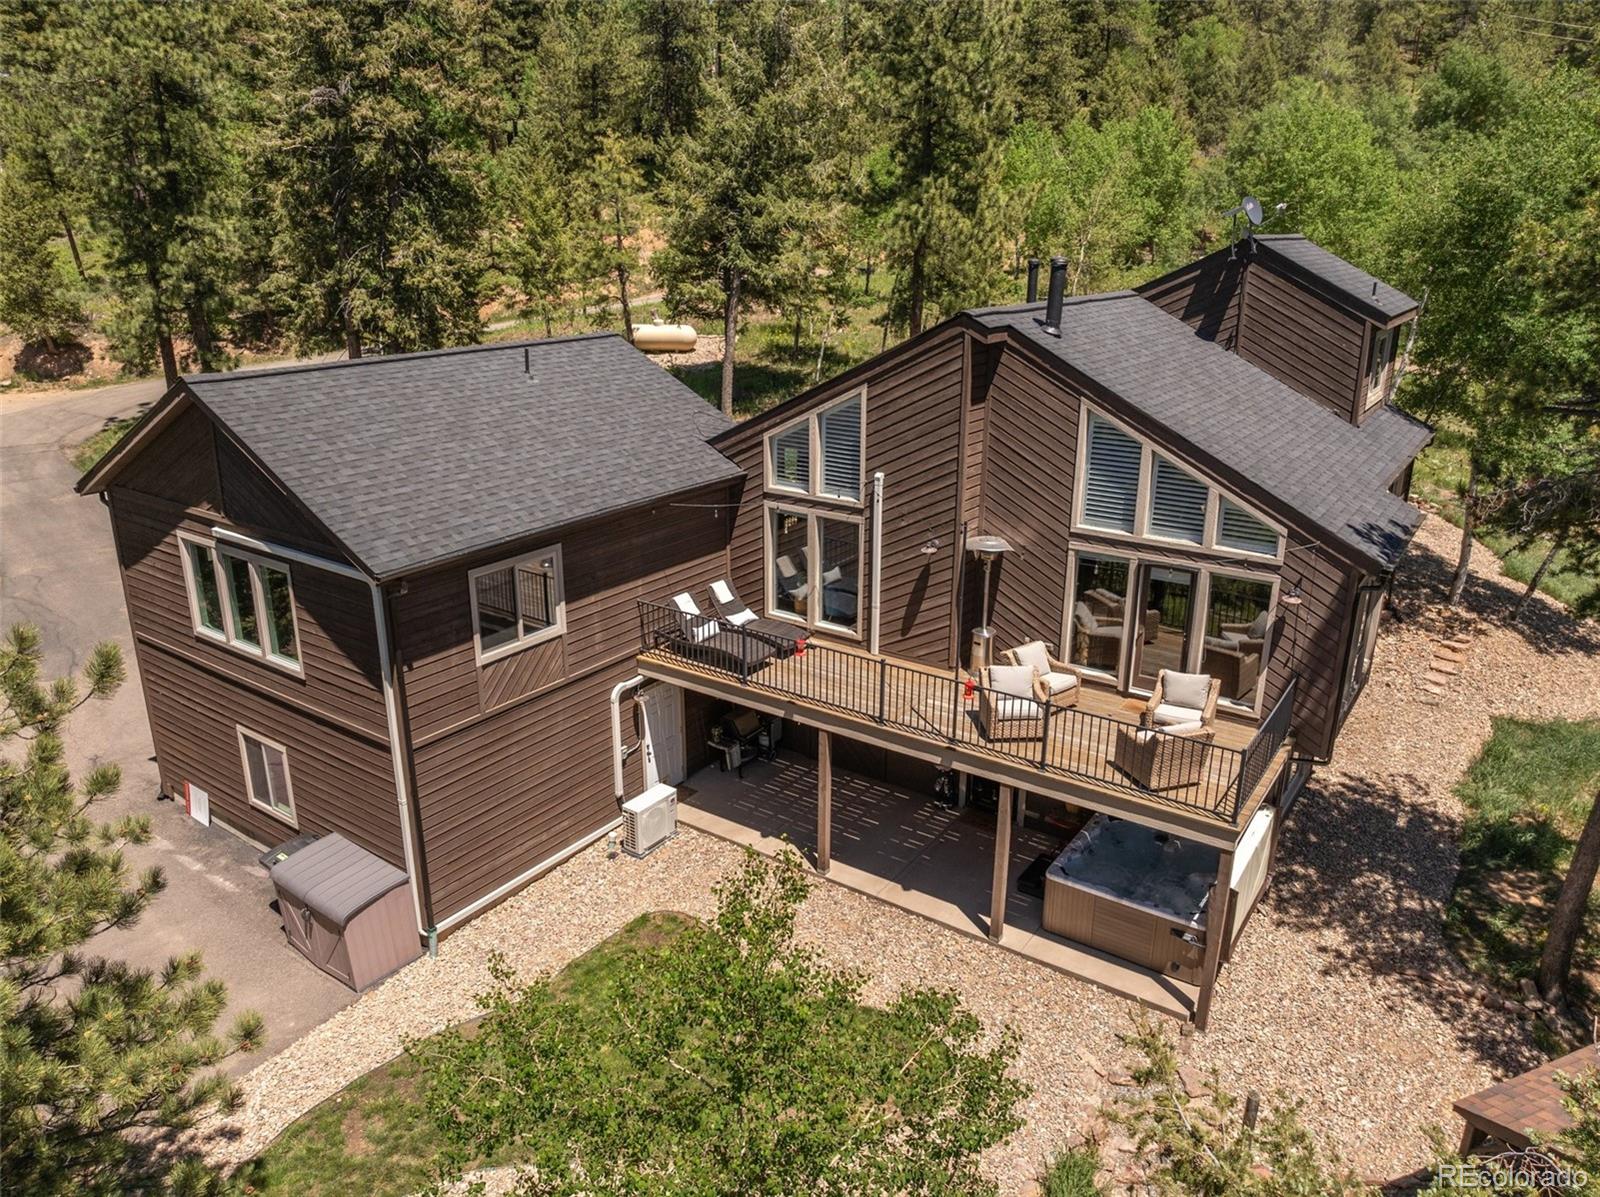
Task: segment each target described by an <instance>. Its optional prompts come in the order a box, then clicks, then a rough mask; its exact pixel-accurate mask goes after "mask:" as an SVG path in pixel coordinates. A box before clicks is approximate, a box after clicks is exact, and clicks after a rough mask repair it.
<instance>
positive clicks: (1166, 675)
mask: <svg viewBox="0 0 1600 1197" xmlns="http://www.w3.org/2000/svg"><path fill="white" fill-rule="evenodd" d="M1210 689H1211V675H1210V674H1209V673H1178V672H1176V671H1174V670H1171V669H1167V670H1163V671H1162V678H1161V696H1162V698H1164V699H1165V700H1166V701H1167V702H1169V703H1171V704H1172V705H1173V706H1175V707H1190V708H1192V709H1193V710H1196V711H1198V710H1201V709H1203V708H1204V707H1205V705H1206V694H1207V692H1208V691H1209V690H1210Z"/></svg>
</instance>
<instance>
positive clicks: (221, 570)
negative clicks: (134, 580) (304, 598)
mask: <svg viewBox="0 0 1600 1197" xmlns="http://www.w3.org/2000/svg"><path fill="white" fill-rule="evenodd" d="M190 546H194V547H196V548H201V549H204V550H205V551H206V552H208V553H210V554H211V567H212V569H213V570H214V571H215V572H216V576H217V599H218V601H219V603H220V604H221V606H222V628H223V630H222V631H220V632H219V631H217V630H216V629H214V628H208V627H206V626H205V624H203V623H201V622H200V587H199V585H198V583H197V581H196V579H195V576H194V561H193V559H192V558H191V556H190V554H189V548H190ZM178 556H179V557H181V558H182V560H183V585H184V590H185V591H186V592H187V593H188V597H189V621H190V624H191V626H192V627H193V628H194V633H195V635H196V636H199V637H201V638H202V639H205V640H209V641H210V642H211V643H213V644H220V645H223V646H224V647H226V648H228V649H231V650H232V651H234V652H236V653H239V654H240V655H241V656H245V657H251V658H254V659H255V660H257V661H265V662H266V663H267V664H269V665H271V666H273V667H274V668H276V669H281V670H282V671H283V672H285V673H292V674H294V675H295V676H296V677H304V676H305V663H304V662H305V643H304V641H303V640H302V639H301V637H300V612H299V607H300V604H299V602H298V601H297V600H296V598H295V593H294V571H293V569H291V568H290V566H289V563H288V562H287V561H281V560H279V559H277V558H275V557H264V556H262V555H260V554H258V553H252V552H249V551H247V550H244V549H238V548H234V547H233V546H231V545H228V546H224V547H219V546H218V545H217V543H216V541H214V540H212V539H211V538H210V537H206V536H196V535H195V534H194V533H192V532H179V533H178ZM230 557H232V558H235V559H237V560H239V561H243V562H244V563H245V564H246V565H247V566H248V567H249V570H250V582H251V591H252V594H251V599H252V602H253V605H254V607H255V616H256V630H257V634H258V635H259V636H260V638H261V643H260V644H250V643H248V642H247V641H244V640H241V639H240V638H239V630H238V628H237V627H235V626H234V619H233V599H232V591H233V580H232V578H231V577H230V576H229V575H228V570H227V559H228V558H230ZM263 566H267V567H270V568H272V569H275V570H277V571H278V572H279V573H281V574H283V575H284V576H285V577H286V578H288V579H289V622H290V626H291V627H292V628H293V630H294V645H295V651H296V652H298V653H299V654H300V657H299V659H298V660H297V659H295V658H294V657H285V656H282V655H280V654H278V653H275V652H273V651H272V648H271V643H272V640H271V637H272V632H271V631H270V629H269V616H268V612H267V587H266V583H265V581H264V580H263V579H262V576H261V569H262V567H263Z"/></svg>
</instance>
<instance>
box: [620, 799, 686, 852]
mask: <svg viewBox="0 0 1600 1197" xmlns="http://www.w3.org/2000/svg"><path fill="white" fill-rule="evenodd" d="M677 834H678V791H677V788H676V787H675V786H669V785H666V784H664V783H657V784H656V785H653V786H651V787H650V788H649V789H648V790H646V791H645V792H644V793H642V794H640V795H639V796H638V797H636V798H630V799H628V800H627V801H626V802H624V803H623V804H622V849H623V851H624V852H626V853H627V854H628V855H629V856H648V855H650V853H652V852H654V851H655V850H656V849H657V848H659V847H661V845H662V844H664V843H666V842H667V841H668V840H670V839H671V838H672V837H673V836H675V835H677Z"/></svg>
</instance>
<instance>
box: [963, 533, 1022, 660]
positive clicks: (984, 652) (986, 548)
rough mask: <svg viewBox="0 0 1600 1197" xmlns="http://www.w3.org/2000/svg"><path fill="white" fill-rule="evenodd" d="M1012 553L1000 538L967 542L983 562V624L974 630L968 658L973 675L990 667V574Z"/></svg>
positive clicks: (975, 539)
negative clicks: (1000, 560) (1002, 559)
mask: <svg viewBox="0 0 1600 1197" xmlns="http://www.w3.org/2000/svg"><path fill="white" fill-rule="evenodd" d="M1010 551H1011V546H1010V545H1009V544H1007V543H1006V542H1005V540H1004V539H1002V538H1001V537H999V536H974V537H973V538H972V539H971V540H969V541H967V552H969V553H971V554H973V556H975V557H977V559H978V560H979V561H981V562H983V595H982V601H981V603H980V604H979V605H980V607H981V609H982V612H983V622H982V623H981V624H979V625H978V626H977V627H975V628H973V629H972V651H971V652H970V653H969V654H968V656H967V669H968V671H969V672H971V673H982V672H983V671H984V670H985V669H987V668H988V667H989V661H990V653H991V649H992V648H993V641H994V629H993V628H991V627H990V626H989V614H990V606H991V599H992V597H993V595H992V594H991V592H990V590H989V574H990V571H991V570H993V569H994V563H995V562H996V561H998V560H999V559H1000V558H1001V556H1003V555H1004V554H1006V553H1009V552H1010Z"/></svg>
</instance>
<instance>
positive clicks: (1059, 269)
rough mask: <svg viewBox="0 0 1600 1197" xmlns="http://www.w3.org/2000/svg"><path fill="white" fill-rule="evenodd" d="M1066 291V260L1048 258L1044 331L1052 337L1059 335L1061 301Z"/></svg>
mask: <svg viewBox="0 0 1600 1197" xmlns="http://www.w3.org/2000/svg"><path fill="white" fill-rule="evenodd" d="M1066 292H1067V260H1066V259H1065V258H1051V259H1050V297H1049V299H1047V300H1046V301H1045V305H1044V331H1045V332H1047V333H1049V334H1050V335H1051V336H1052V337H1059V336H1060V335H1061V301H1062V299H1063V298H1064V297H1065V296H1066Z"/></svg>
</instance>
